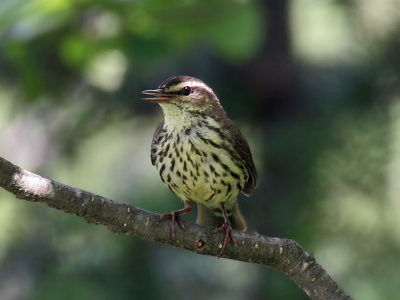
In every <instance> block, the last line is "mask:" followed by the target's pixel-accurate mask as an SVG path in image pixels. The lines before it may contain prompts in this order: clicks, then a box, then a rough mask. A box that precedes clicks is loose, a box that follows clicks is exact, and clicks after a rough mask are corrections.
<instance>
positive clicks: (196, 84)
mask: <svg viewBox="0 0 400 300" xmlns="http://www.w3.org/2000/svg"><path fill="white" fill-rule="evenodd" d="M185 86H190V87H201V88H204V89H206V90H207V91H209V92H211V93H213V90H212V89H211V88H210V87H209V86H208V85H206V84H205V83H203V82H199V81H185V82H181V83H179V84H178V85H176V86H175V88H176V90H180V89H183V88H184V87H185Z"/></svg>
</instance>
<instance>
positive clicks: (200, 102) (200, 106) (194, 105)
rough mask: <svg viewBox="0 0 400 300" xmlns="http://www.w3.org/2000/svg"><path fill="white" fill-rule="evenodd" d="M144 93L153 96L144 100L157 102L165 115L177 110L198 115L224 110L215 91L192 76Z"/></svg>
mask: <svg viewBox="0 0 400 300" xmlns="http://www.w3.org/2000/svg"><path fill="white" fill-rule="evenodd" d="M142 93H143V94H145V95H150V96H153V97H151V98H144V99H143V100H146V101H150V102H157V103H158V104H160V105H161V107H162V109H163V111H164V114H167V113H168V112H172V111H176V110H179V111H180V112H181V113H194V114H196V113H197V114H198V113H201V112H209V111H215V110H220V109H222V107H221V105H220V103H219V100H218V98H217V96H216V95H215V94H214V92H213V90H212V89H211V88H210V87H209V86H208V85H206V84H205V83H204V82H203V81H201V80H200V79H197V78H194V77H190V76H184V75H181V76H175V77H171V78H168V79H167V80H165V81H164V82H163V83H162V84H161V85H160V86H159V87H158V88H157V89H155V90H144V91H143V92H142ZM222 110H223V109H222Z"/></svg>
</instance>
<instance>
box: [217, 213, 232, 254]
mask: <svg viewBox="0 0 400 300" xmlns="http://www.w3.org/2000/svg"><path fill="white" fill-rule="evenodd" d="M221 231H224V232H225V237H224V242H223V244H222V247H221V251H220V252H219V256H218V257H220V256H221V255H222V254H223V253H224V251H225V248H226V245H227V244H228V241H229V239H230V240H231V242H232V244H233V245H234V246H237V242H236V239H235V238H234V237H233V231H232V227H231V223H230V222H229V220H228V221H225V223H224V224H223V225H222V226H221V227H218V228H216V229H215V230H214V233H217V232H221Z"/></svg>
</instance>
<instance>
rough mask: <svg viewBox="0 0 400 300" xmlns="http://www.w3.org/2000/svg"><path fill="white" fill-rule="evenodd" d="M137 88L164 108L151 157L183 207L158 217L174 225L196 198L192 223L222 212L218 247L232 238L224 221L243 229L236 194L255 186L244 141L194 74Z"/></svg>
mask: <svg viewBox="0 0 400 300" xmlns="http://www.w3.org/2000/svg"><path fill="white" fill-rule="evenodd" d="M143 93H144V94H149V95H152V96H155V98H147V99H145V100H148V101H154V102H157V103H158V104H160V106H161V108H162V110H163V113H164V121H163V122H161V123H160V125H159V126H158V127H157V129H156V131H155V133H154V137H153V141H152V144H151V162H152V164H153V165H155V166H156V168H157V170H158V172H159V173H160V176H161V178H162V180H163V181H164V182H165V183H166V184H167V185H168V187H169V188H170V189H171V190H172V191H173V192H174V193H175V194H176V195H177V196H178V197H179V198H181V199H182V200H183V201H184V203H185V208H184V209H183V210H178V211H174V212H172V213H171V214H166V215H164V216H165V217H168V218H169V217H170V218H172V221H173V226H175V225H174V222H175V219H176V218H177V216H179V214H181V213H187V212H189V211H190V210H191V207H192V203H193V202H196V203H198V207H199V213H198V219H197V220H198V223H200V224H209V223H214V224H215V222H216V220H217V219H216V218H215V217H224V219H225V223H224V225H223V227H221V228H222V229H221V228H220V229H218V231H225V233H226V235H225V241H224V247H223V249H224V248H225V246H226V241H227V237H230V238H231V239H232V240H233V241H234V239H233V236H232V232H231V229H230V221H232V222H233V226H234V228H237V229H239V230H242V231H244V230H245V229H246V224H245V222H244V219H243V217H242V216H241V214H240V211H239V209H238V205H237V195H238V194H239V193H240V192H242V193H243V194H245V195H247V196H248V195H250V193H251V192H252V191H253V189H254V188H255V186H256V179H257V173H256V169H255V166H254V163H253V160H252V156H251V152H250V148H249V146H248V144H247V142H246V140H245V139H244V138H243V136H242V134H241V132H240V130H239V128H238V127H237V126H236V125H235V124H234V123H233V122H232V121H231V120H230V119H229V118H228V117H227V116H226V113H225V110H224V109H223V108H222V106H221V104H220V102H219V100H218V98H217V97H216V95H215V94H214V92H213V91H212V89H211V88H210V87H209V86H207V85H206V84H205V83H204V82H202V81H201V80H199V79H196V78H194V77H189V76H176V77H172V78H169V79H167V80H166V81H165V82H164V83H162V84H161V85H160V86H159V88H158V89H157V90H147V91H144V92H143ZM213 216H214V217H213ZM229 216H231V217H230V219H231V220H229V219H228V217H229ZM228 227H229V228H228ZM174 230H175V229H174V227H173V234H174V233H175V231H174ZM222 251H223V250H222Z"/></svg>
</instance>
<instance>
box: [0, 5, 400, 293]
mask: <svg viewBox="0 0 400 300" xmlns="http://www.w3.org/2000/svg"><path fill="white" fill-rule="evenodd" d="M399 8H400V1H399V0H381V1H362V0H352V1H339V0H337V1H334V0H331V1H328V0H325V1H312V0H295V1H290V0H264V1H262V0H259V1H255V0H236V1H232V0H184V1H182V0H179V1H178V0H171V1H163V0H147V1H145V0H142V1H140V0H138V1H133V0H131V1H130V0H119V1H118V0H114V1H111V0H108V1H106V0H97V1H90V0H81V1H74V0H51V1H49V0H29V1H24V0H2V1H1V2H0V156H2V157H4V158H6V159H8V160H10V161H11V162H13V163H15V164H17V165H19V166H21V167H23V168H26V169H28V170H30V171H33V172H36V173H38V174H40V175H42V176H45V177H49V178H52V179H54V180H56V181H59V182H63V183H65V184H68V185H72V186H75V187H79V188H82V189H85V190H88V191H91V192H93V193H96V194H100V195H103V196H107V197H110V198H112V199H115V200H117V201H120V202H126V203H130V204H132V205H135V206H139V207H141V208H143V209H146V210H150V211H154V212H158V213H165V212H169V211H170V210H173V209H176V208H180V207H181V206H182V204H181V202H180V200H179V199H178V198H177V197H175V196H174V195H173V194H172V193H171V192H170V191H169V190H168V188H166V187H165V186H164V185H163V184H162V182H161V180H160V179H159V175H158V173H157V171H156V169H155V168H154V167H153V166H152V165H151V162H150V143H151V139H152V135H153V132H154V130H155V128H156V126H157V124H158V123H159V122H160V121H161V119H162V114H161V110H160V108H159V107H158V106H157V105H155V104H150V103H146V102H143V101H142V100H141V97H142V96H141V94H140V91H141V90H143V89H151V88H155V87H157V86H158V84H160V83H161V82H162V81H163V80H164V79H166V78H167V77H170V76H173V75H179V74H187V75H191V76H195V77H199V78H201V79H202V80H204V81H205V82H206V83H208V84H209V85H210V86H211V87H212V88H213V89H214V91H215V92H216V93H217V95H218V96H219V98H220V99H221V102H222V104H223V106H224V107H225V109H226V110H227V112H228V115H229V116H230V118H231V119H233V120H234V121H235V122H236V123H237V124H238V125H239V127H240V128H241V129H242V131H243V133H244V135H245V136H246V138H247V140H248V141H249V143H250V146H251V148H252V151H253V155H254V159H255V163H256V166H257V168H258V172H259V178H260V180H259V187H258V189H257V190H255V192H254V194H253V196H252V197H250V198H244V197H241V199H240V203H241V207H242V210H243V213H244V215H245V216H246V217H247V220H248V225H249V231H250V232H254V231H257V232H260V233H262V234H265V235H269V236H278V237H286V238H291V239H294V240H296V241H297V242H299V243H300V244H301V245H302V246H303V247H304V248H305V249H306V250H307V251H309V252H311V253H313V255H314V256H315V257H316V259H317V260H318V261H319V262H320V263H321V264H322V265H323V266H324V267H325V269H326V270H327V271H328V273H329V274H330V275H331V276H332V277H333V278H334V279H336V280H337V281H338V282H339V284H340V285H342V286H343V287H344V288H345V289H346V290H347V291H348V292H349V293H350V294H351V295H352V296H353V297H354V298H355V299H364V300H370V299H371V300H372V299H380V300H381V299H395V298H397V297H398V295H399V294H400V288H399V283H400V272H399V270H400V259H399V258H400V255H399V254H400V253H399V252H400V226H399V225H400V202H399V197H400V79H399V78H400V55H399V53H400V52H399V47H400V30H399V29H400V9H399ZM185 218H186V220H188V221H193V220H194V219H195V214H194V213H193V214H191V215H190V216H188V217H185ZM0 299H3V300H10V299H32V300H35V299H307V297H306V295H305V294H304V293H303V292H302V291H301V290H300V289H299V288H298V287H297V286H296V285H295V284H294V283H293V282H291V281H290V280H289V279H288V278H286V277H285V276H284V275H283V274H281V273H279V272H277V271H273V270H270V269H268V268H265V267H261V266H258V265H252V264H246V263H241V262H235V261H230V260H225V259H217V258H213V257H205V256H201V255H196V254H193V253H190V252H187V251H184V250H180V249H173V248H171V247H167V246H164V245H161V244H156V243H151V242H147V241H142V240H139V239H137V238H134V237H131V236H124V235H117V234H114V233H111V232H109V231H108V230H106V229H105V228H104V227H102V226H96V225H93V224H87V223H85V221H83V220H82V219H80V218H78V217H76V216H71V215H67V214H65V213H63V212H59V211H56V210H54V209H50V208H47V207H44V206H40V205H37V204H33V203H29V202H26V201H20V200H16V199H14V198H13V197H12V196H10V194H8V193H7V192H5V191H3V190H0Z"/></svg>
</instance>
